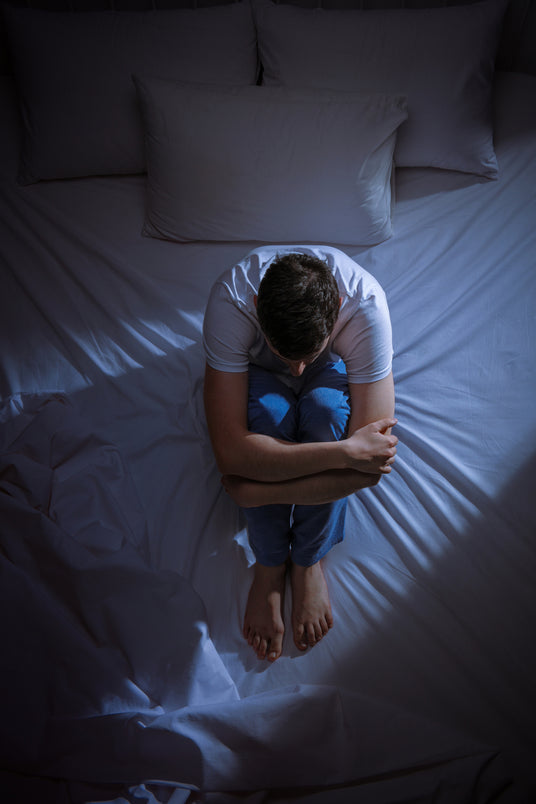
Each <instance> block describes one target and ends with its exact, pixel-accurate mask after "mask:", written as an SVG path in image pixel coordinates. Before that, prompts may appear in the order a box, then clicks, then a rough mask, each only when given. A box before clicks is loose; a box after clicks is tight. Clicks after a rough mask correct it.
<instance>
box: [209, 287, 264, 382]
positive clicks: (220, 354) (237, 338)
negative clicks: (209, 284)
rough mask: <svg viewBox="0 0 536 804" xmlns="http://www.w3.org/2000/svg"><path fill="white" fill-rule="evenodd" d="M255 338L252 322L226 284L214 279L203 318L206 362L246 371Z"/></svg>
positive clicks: (229, 369)
mask: <svg viewBox="0 0 536 804" xmlns="http://www.w3.org/2000/svg"><path fill="white" fill-rule="evenodd" d="M256 338H257V328H256V326H255V324H254V322H253V321H251V320H250V317H249V316H248V315H247V313H246V312H245V311H243V310H241V309H240V307H239V306H238V304H237V302H236V301H235V300H233V298H232V297H231V294H230V292H229V289H228V287H226V285H225V284H224V283H222V282H216V284H215V285H214V286H213V288H212V290H211V292H210V296H209V299H208V304H207V309H206V312H205V318H204V321H203V346H204V350H205V357H206V360H207V363H208V365H209V366H211V368H214V369H217V370H218V371H229V372H234V373H238V372H243V371H247V370H248V366H249V350H250V348H251V346H252V345H253V343H255V340H256Z"/></svg>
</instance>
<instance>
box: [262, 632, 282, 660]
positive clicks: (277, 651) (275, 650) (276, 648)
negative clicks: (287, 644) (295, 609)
mask: <svg viewBox="0 0 536 804" xmlns="http://www.w3.org/2000/svg"><path fill="white" fill-rule="evenodd" d="M268 651H269V653H268V656H267V657H266V658H267V659H268V661H269V662H275V660H276V659H279V657H280V656H281V654H282V652H283V633H277V634H276V635H275V637H273V638H272V639H271V640H270V645H269V648H268Z"/></svg>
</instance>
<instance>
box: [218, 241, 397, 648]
mask: <svg viewBox="0 0 536 804" xmlns="http://www.w3.org/2000/svg"><path fill="white" fill-rule="evenodd" d="M204 346H205V353H206V358H207V365H206V373H205V409H206V415H207V422H208V427H209V433H210V437H211V441H212V445H213V449H214V453H215V456H216V461H217V463H218V468H219V470H220V472H221V473H222V482H223V485H224V487H225V488H226V490H227V491H228V493H229V494H230V495H231V497H233V499H234V500H235V501H236V502H237V503H238V504H239V505H241V506H242V507H243V508H244V512H245V516H246V521H247V525H248V537H249V541H250V544H251V547H252V550H253V552H254V554H255V557H256V564H255V569H254V572H255V574H254V579H253V583H252V586H251V589H250V592H249V597H248V603H247V607H246V613H245V618H244V629H243V633H244V637H245V638H246V639H247V641H248V642H249V644H250V645H251V646H252V647H253V649H254V651H255V652H256V654H257V656H258V657H259V659H265V658H267V659H268V660H269V661H275V660H276V659H277V658H279V656H280V655H281V651H282V644H283V634H284V622H283V596H284V590H285V577H286V572H287V570H289V571H290V580H291V589H292V630H293V637H294V642H295V644H296V646H297V647H298V648H299V649H300V650H306V649H307V648H308V647H312V646H314V645H315V644H316V643H317V642H318V641H319V640H321V639H322V637H323V636H325V635H326V634H327V632H328V630H329V629H330V628H331V627H332V625H333V615H332V612H331V606H330V601H329V593H328V589H327V584H326V581H325V577H324V574H323V571H322V565H321V560H322V558H323V557H324V556H325V555H326V553H327V552H328V550H330V549H331V547H333V546H334V545H335V544H337V543H338V542H340V541H341V540H342V538H343V529H344V514H345V510H346V498H347V496H348V495H349V494H353V493H354V492H356V491H359V490H360V489H363V488H366V487H369V486H373V485H375V484H376V483H377V482H378V481H379V479H380V478H381V476H382V475H383V474H388V473H389V472H390V471H391V465H392V463H393V461H394V459H395V453H396V444H397V441H398V439H397V438H396V437H395V436H393V435H391V433H390V428H391V427H392V426H393V425H394V424H396V420H395V419H394V418H393V413H394V386H393V377H392V371H391V361H392V341H391V324H390V319H389V312H388V309H387V304H386V301H385V294H384V293H383V291H382V289H381V287H380V285H379V284H378V282H376V280H375V279H374V278H373V277H372V276H371V275H370V274H368V273H367V272H366V271H365V270H364V269H362V268H361V267H360V266H358V265H357V264H356V263H355V262H353V260H351V259H350V258H349V257H348V256H347V255H345V254H344V253H343V252H341V251H339V250H338V249H335V248H329V247H325V246H293V247H281V246H279V247H277V246H274V247H264V248H259V249H256V250H254V251H252V252H251V253H250V254H249V255H247V257H245V258H244V259H243V260H242V261H241V262H240V263H238V265H236V266H235V267H234V268H232V269H231V270H229V271H227V272H226V273H224V274H223V275H222V276H221V277H220V278H219V279H218V281H217V282H216V283H215V285H214V287H213V288H212V291H211V294H210V298H209V301H208V305H207V310H206V315H205V321H204Z"/></svg>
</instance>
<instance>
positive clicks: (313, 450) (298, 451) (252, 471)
mask: <svg viewBox="0 0 536 804" xmlns="http://www.w3.org/2000/svg"><path fill="white" fill-rule="evenodd" d="M344 460H345V458H344V453H343V449H342V448H341V444H340V442H337V441H321V442H313V443H295V442H290V441H282V440H279V439H276V438H271V437H270V436H265V435H260V434H258V433H249V434H248V435H247V436H245V437H244V438H243V439H241V440H240V442H239V444H237V445H236V447H235V449H234V451H231V450H229V454H228V456H227V458H226V459H225V460H224V464H225V465H226V469H227V472H226V473H227V474H238V475H240V476H243V477H247V478H250V479H252V480H256V481H259V482H265V483H277V482H282V481H290V480H293V479H298V478H302V477H304V476H306V475H313V474H318V473H320V472H326V471H330V470H333V469H341V468H342V467H343V466H344Z"/></svg>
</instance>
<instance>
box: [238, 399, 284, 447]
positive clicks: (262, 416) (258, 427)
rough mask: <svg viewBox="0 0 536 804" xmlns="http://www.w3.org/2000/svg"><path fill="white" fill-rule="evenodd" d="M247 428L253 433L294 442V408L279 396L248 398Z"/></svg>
mask: <svg viewBox="0 0 536 804" xmlns="http://www.w3.org/2000/svg"><path fill="white" fill-rule="evenodd" d="M248 428H249V430H250V431H251V432H253V433H262V435H268V436H271V437H272V438H283V439H285V440H286V441H295V440H296V412H295V409H294V406H293V405H291V404H290V403H289V402H288V401H287V400H286V399H285V398H284V397H282V396H280V395H279V394H270V393H267V394H264V395H263V396H262V397H260V398H258V399H256V398H254V397H250V400H249V405H248Z"/></svg>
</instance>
